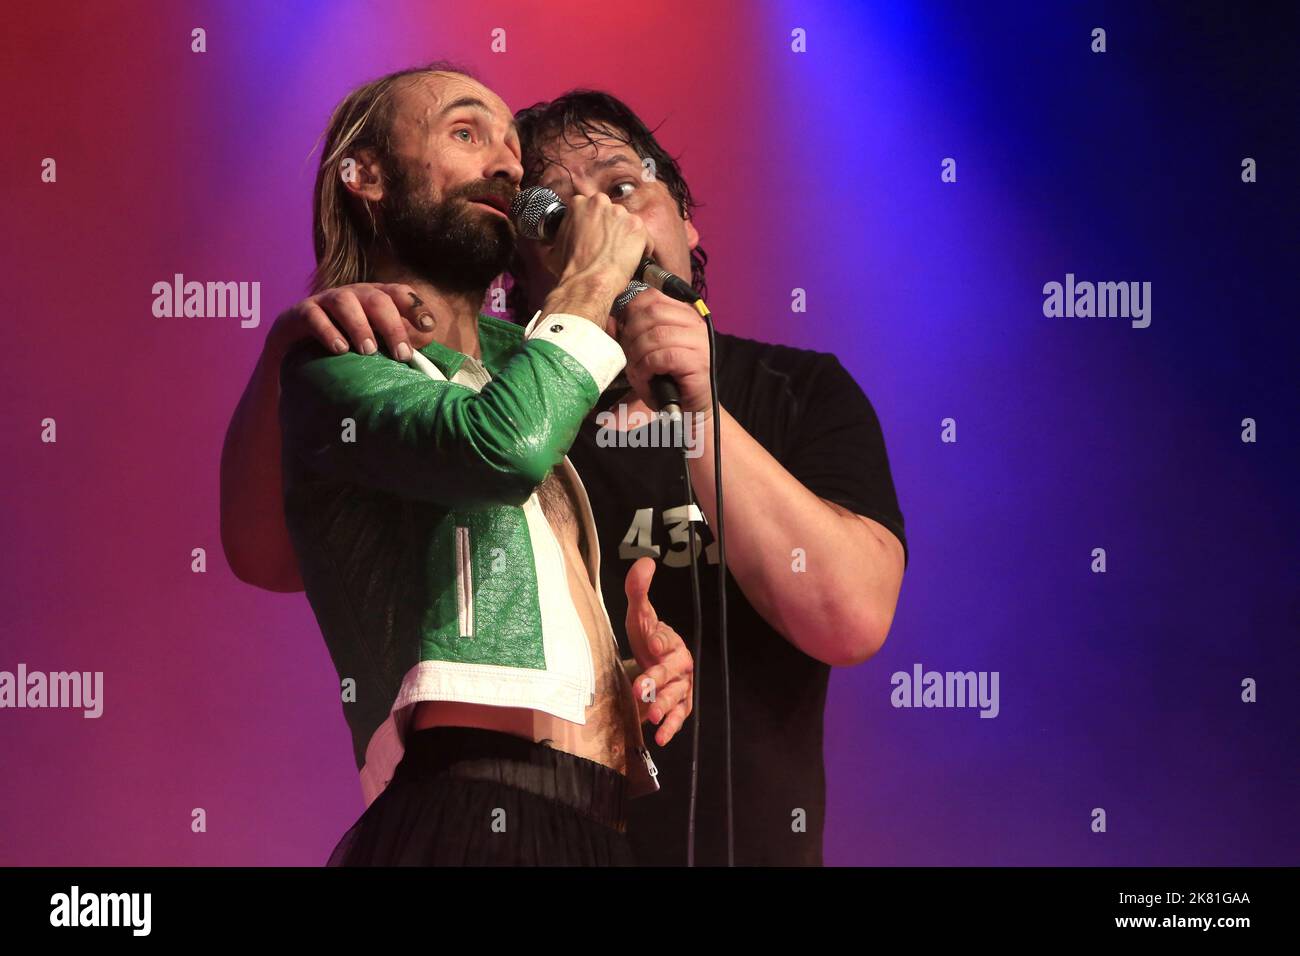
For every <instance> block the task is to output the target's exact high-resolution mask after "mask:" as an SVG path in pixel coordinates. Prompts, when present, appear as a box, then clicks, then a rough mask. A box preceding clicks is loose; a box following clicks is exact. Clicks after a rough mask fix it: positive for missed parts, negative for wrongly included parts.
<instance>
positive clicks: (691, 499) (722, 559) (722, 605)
mask: <svg viewBox="0 0 1300 956" xmlns="http://www.w3.org/2000/svg"><path fill="white" fill-rule="evenodd" d="M691 305H692V306H694V308H695V311H696V312H698V313H699V315H700V318H701V319H702V320H703V321H704V325H705V327H706V328H707V330H708V333H709V401H710V408H711V412H712V415H711V418H712V423H713V483H714V501H715V502H716V510H717V521H716V524H717V527H716V528H715V529H714V535H713V536H714V542H715V543H716V544H717V546H718V650H719V653H720V655H721V658H722V720H723V770H724V776H725V781H726V794H725V801H724V805H725V811H726V816H725V820H726V832H727V866H732V867H734V866H735V865H736V846H735V828H734V826H733V823H732V806H733V803H732V782H731V778H732V772H731V666H730V655H729V653H728V648H727V547H726V531H725V527H724V522H723V502H722V418H721V415H720V413H719V410H718V367H717V360H716V356H717V337H716V335H715V331H714V327H713V314H712V313H711V312H710V311H709V307H708V306H707V305H705V303H704V300H703V299H701V298H696V299H695V301H694V302H692V303H691ZM680 427H681V428H682V429H685V427H686V426H685V422H684V420H683V421H682V423H681V425H680ZM682 473H683V477H684V478H685V483H686V501H687V505H686V517H687V525H688V527H689V529H690V530H689V534H690V567H691V601H692V604H693V608H694V620H693V622H692V623H693V626H694V628H695V631H694V637H695V640H694V648H693V650H692V653H693V654H694V655H695V664H694V680H693V681H692V706H691V715H692V716H693V717H694V718H695V724H694V726H693V727H692V729H691V789H690V811H689V816H688V819H687V825H686V865H687V866H688V867H693V866H695V818H696V814H695V811H696V805H697V799H698V793H699V768H700V698H701V694H700V688H701V684H702V682H701V679H700V678H701V672H702V671H703V669H704V666H703V665H704V659H703V626H702V618H703V613H702V611H701V606H700V575H699V564H698V551H699V547H698V541H697V539H696V532H695V518H694V515H692V514H691V510H692V509H695V510H696V511H699V512H700V515H701V517H703V511H702V510H701V509H700V508H699V507H698V505H697V504H696V502H695V490H694V488H693V486H692V484H691V468H690V457H689V456H688V455H687V447H686V442H685V441H683V442H682Z"/></svg>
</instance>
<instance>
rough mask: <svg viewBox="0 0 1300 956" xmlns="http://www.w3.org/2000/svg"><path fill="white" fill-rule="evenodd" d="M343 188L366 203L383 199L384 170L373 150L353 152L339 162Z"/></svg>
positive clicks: (366, 149)
mask: <svg viewBox="0 0 1300 956" xmlns="http://www.w3.org/2000/svg"><path fill="white" fill-rule="evenodd" d="M339 175H340V176H341V177H342V179H343V186H344V187H345V188H346V189H347V191H348V192H350V193H351V194H352V195H354V196H356V197H357V198H359V199H364V200H366V201H367V202H379V200H381V199H383V198H384V169H383V166H381V165H380V162H379V157H378V156H377V155H376V154H375V151H374V150H373V149H369V148H363V149H357V150H353V151H352V153H351V154H350V155H348V156H344V157H343V159H342V160H341V161H340V162H339Z"/></svg>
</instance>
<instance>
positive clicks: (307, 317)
mask: <svg viewBox="0 0 1300 956" xmlns="http://www.w3.org/2000/svg"><path fill="white" fill-rule="evenodd" d="M295 311H296V312H297V313H298V315H299V316H300V317H301V318H302V320H303V322H304V323H305V324H306V326H307V331H308V333H309V334H310V335H311V337H312V338H314V339H315V340H316V341H318V342H320V344H321V345H323V346H325V347H326V348H327V349H329V350H330V351H331V352H333V353H334V354H336V355H338V354H341V353H343V352H346V351H347V350H348V343H347V341H346V340H345V339H344V338H343V336H342V335H341V334H340V333H339V330H338V328H337V327H336V326H335V325H334V323H333V322H331V321H330V317H329V316H328V315H326V314H325V310H324V309H322V308H321V307H320V306H319V305H317V304H316V303H315V301H313V300H312V299H308V300H307V301H305V302H300V303H299V304H298V306H297V308H296V310H295Z"/></svg>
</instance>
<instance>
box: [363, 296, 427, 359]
mask: <svg viewBox="0 0 1300 956" xmlns="http://www.w3.org/2000/svg"><path fill="white" fill-rule="evenodd" d="M399 295H400V293H399ZM411 295H414V292H412V293H411ZM357 299H358V301H359V302H360V303H361V307H362V308H363V309H364V310H365V313H366V318H367V319H369V321H370V328H371V330H372V331H373V332H374V333H375V334H376V335H378V336H379V337H380V338H381V339H382V340H383V342H384V344H385V345H387V346H388V354H389V355H392V356H393V357H395V358H396V359H397V360H398V361H401V362H405V361H406V360H407V359H409V358H410V357H411V343H410V340H409V339H408V337H407V333H406V328H407V326H406V321H405V320H404V319H403V318H402V314H401V313H400V312H399V311H398V308H397V302H396V301H394V297H393V294H392V293H391V292H389V291H388V290H386V289H380V288H378V287H375V288H373V289H370V290H368V291H365V292H360V293H359V294H358V296H357ZM397 301H400V299H399V300H397ZM406 307H407V308H408V309H410V308H412V306H411V304H410V303H409V301H408V303H407V305H406Z"/></svg>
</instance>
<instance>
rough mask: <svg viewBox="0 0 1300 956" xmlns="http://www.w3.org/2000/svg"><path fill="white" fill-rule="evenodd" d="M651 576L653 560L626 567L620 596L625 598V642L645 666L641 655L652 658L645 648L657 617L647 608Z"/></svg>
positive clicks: (651, 609) (641, 559) (648, 558)
mask: <svg viewBox="0 0 1300 956" xmlns="http://www.w3.org/2000/svg"><path fill="white" fill-rule="evenodd" d="M654 574H655V561H654V558H651V557H641V558H638V559H637V560H636V561H634V562H633V563H632V567H630V568H628V572H627V577H626V578H624V580H623V593H624V594H626V595H627V617H626V618H625V620H624V622H623V623H624V626H625V627H626V628H627V636H628V641H629V643H631V645H632V649H633V651H634V652H635V653H636V654H637V660H638V661H640V662H641V663H642V664H644V663H646V661H645V659H644V656H643V655H644V654H645V653H650V654H652V655H655V652H654V651H653V649H652V648H650V647H649V646H648V645H647V642H648V641H649V639H650V638H651V636H652V635H653V634H654V633H655V629H656V628H657V627H658V625H659V615H657V614H656V613H655V609H654V608H653V607H652V606H651V605H650V579H651V578H653V577H654ZM655 656H657V655H655Z"/></svg>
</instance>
